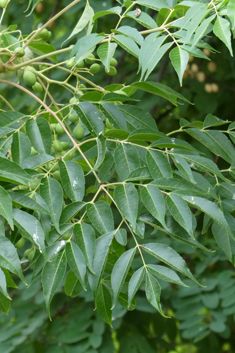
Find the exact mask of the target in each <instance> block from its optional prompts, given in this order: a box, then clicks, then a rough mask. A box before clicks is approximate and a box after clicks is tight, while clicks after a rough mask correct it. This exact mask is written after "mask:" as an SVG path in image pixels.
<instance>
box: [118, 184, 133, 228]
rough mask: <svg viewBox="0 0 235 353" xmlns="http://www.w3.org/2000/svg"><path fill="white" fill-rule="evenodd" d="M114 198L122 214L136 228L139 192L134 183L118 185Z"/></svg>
mask: <svg viewBox="0 0 235 353" xmlns="http://www.w3.org/2000/svg"><path fill="white" fill-rule="evenodd" d="M114 199H115V201H116V203H117V206H118V209H119V211H120V212H121V214H122V216H123V217H124V218H126V219H127V220H128V221H129V222H130V224H131V227H132V228H133V229H134V230H135V228H136V219H137V212H138V193H137V190H136V188H135V186H134V185H133V184H132V183H127V184H124V185H118V186H116V188H115V190H114Z"/></svg>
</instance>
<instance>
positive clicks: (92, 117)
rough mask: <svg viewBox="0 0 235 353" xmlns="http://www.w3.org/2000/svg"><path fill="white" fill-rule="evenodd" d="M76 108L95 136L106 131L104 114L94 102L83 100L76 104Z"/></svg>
mask: <svg viewBox="0 0 235 353" xmlns="http://www.w3.org/2000/svg"><path fill="white" fill-rule="evenodd" d="M74 109H75V110H76V112H77V113H78V116H79V118H80V119H81V121H82V122H83V124H84V125H85V126H86V127H87V129H88V130H89V131H90V133H91V134H92V135H93V136H99V135H100V134H102V133H103V132H104V123H103V116H102V114H101V113H100V112H99V111H98V109H96V107H95V106H94V105H93V104H92V103H90V102H82V103H80V104H79V105H75V106H74Z"/></svg>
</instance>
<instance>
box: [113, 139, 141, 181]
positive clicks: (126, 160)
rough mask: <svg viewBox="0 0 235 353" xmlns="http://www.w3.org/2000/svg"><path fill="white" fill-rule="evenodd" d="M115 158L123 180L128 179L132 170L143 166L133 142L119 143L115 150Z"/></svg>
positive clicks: (118, 171)
mask: <svg viewBox="0 0 235 353" xmlns="http://www.w3.org/2000/svg"><path fill="white" fill-rule="evenodd" d="M114 160H115V165H116V170H117V173H118V175H119V176H120V178H121V179H122V180H126V179H127V178H128V176H129V175H130V173H131V172H133V171H135V170H136V169H137V168H140V167H141V164H140V159H139V155H138V152H137V150H136V148H135V146H132V145H131V144H125V143H121V144H119V145H118V147H117V148H116V149H115V152H114Z"/></svg>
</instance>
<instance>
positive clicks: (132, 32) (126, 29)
mask: <svg viewBox="0 0 235 353" xmlns="http://www.w3.org/2000/svg"><path fill="white" fill-rule="evenodd" d="M116 32H117V33H122V34H124V35H125V36H127V37H129V38H131V39H133V40H134V41H135V42H136V43H137V44H139V45H141V44H142V43H143V41H144V38H143V36H142V35H141V34H140V32H139V31H138V30H137V29H136V28H133V27H130V26H121V27H119V28H118V29H117V30H116V31H115V33H116Z"/></svg>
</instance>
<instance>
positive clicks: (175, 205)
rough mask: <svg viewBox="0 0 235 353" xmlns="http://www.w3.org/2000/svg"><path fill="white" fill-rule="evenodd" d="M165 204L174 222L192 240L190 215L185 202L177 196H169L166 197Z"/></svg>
mask: <svg viewBox="0 0 235 353" xmlns="http://www.w3.org/2000/svg"><path fill="white" fill-rule="evenodd" d="M166 203H167V206H168V208H169V211H170V213H171V215H172V216H173V218H174V219H175V220H176V222H178V223H179V225H180V226H181V227H183V228H184V229H185V230H186V232H188V233H189V235H190V236H191V237H192V238H194V235H193V219H192V213H191V211H190V208H189V207H188V205H187V202H186V201H184V200H183V199H182V197H180V196H178V195H175V194H169V195H167V197H166Z"/></svg>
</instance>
